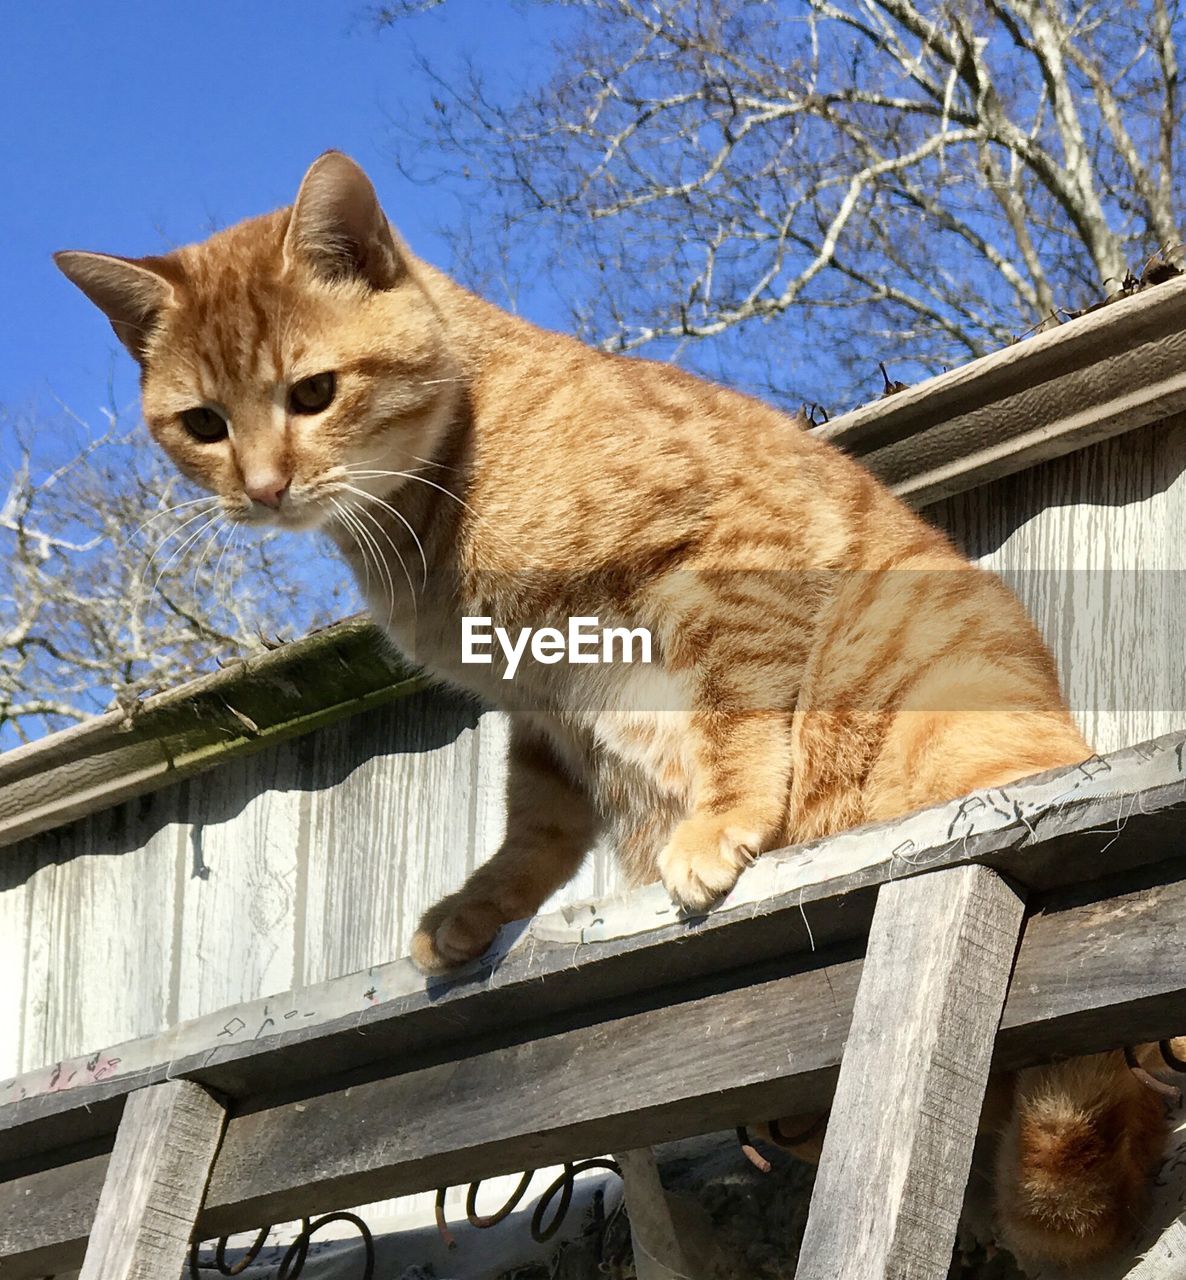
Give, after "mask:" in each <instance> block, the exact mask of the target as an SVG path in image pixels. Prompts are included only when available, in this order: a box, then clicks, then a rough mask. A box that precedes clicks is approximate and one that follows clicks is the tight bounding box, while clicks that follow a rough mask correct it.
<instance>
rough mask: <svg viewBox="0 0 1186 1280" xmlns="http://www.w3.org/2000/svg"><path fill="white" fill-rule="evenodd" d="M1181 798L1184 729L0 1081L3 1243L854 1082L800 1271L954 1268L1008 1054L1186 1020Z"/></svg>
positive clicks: (401, 1185) (106, 1257) (104, 1271)
mask: <svg viewBox="0 0 1186 1280" xmlns="http://www.w3.org/2000/svg"><path fill="white" fill-rule="evenodd" d="M1184 806H1186V733H1183V734H1177V735H1173V736H1171V737H1167V738H1162V739H1158V740H1157V741H1155V742H1151V743H1147V744H1144V745H1142V746H1139V747H1135V748H1130V749H1128V750H1125V751H1121V752H1117V753H1115V754H1113V755H1111V756H1108V757H1104V758H1100V759H1095V760H1092V761H1089V762H1087V763H1086V764H1085V765H1083V766H1078V767H1075V768H1071V769H1065V770H1059V771H1056V772H1054V773H1050V774H1045V775H1042V776H1041V777H1039V778H1035V779H1027V780H1025V781H1023V782H1020V783H1017V784H1014V785H1010V786H1008V787H1004V788H1000V789H997V790H994V791H990V792H985V793H980V794H977V795H975V796H972V797H968V798H966V799H964V800H961V801H956V802H953V803H951V804H949V805H945V806H942V807H939V808H936V809H932V810H927V811H925V812H923V813H919V814H915V815H912V816H910V817H907V818H904V819H902V820H900V821H898V822H894V823H889V824H885V825H881V826H875V827H866V828H862V829H860V830H857V831H853V832H847V833H844V834H842V835H839V836H836V837H833V838H831V839H828V840H824V841H820V842H817V843H815V844H812V845H807V846H801V847H797V848H794V849H790V850H786V851H782V852H779V853H775V854H770V855H767V856H766V857H764V858H762V859H760V860H759V861H758V862H757V863H756V864H755V865H754V866H753V867H751V868H750V869H749V870H748V871H747V872H746V873H745V875H744V876H743V877H742V879H741V881H740V882H739V883H738V885H737V887H736V888H735V890H734V891H733V892H732V893H731V894H730V895H729V897H728V898H727V899H726V900H725V901H724V903H722V904H721V906H720V907H719V908H717V909H716V910H715V911H713V912H711V913H710V914H709V915H708V916H706V917H703V918H700V919H695V920H684V919H681V918H679V916H678V915H677V914H676V913H675V911H674V910H673V908H672V907H671V904H670V903H669V901H668V900H667V898H666V896H665V894H664V893H663V892H662V890H661V889H660V888H659V887H657V886H655V887H651V888H647V889H643V890H640V891H638V892H636V893H634V894H631V895H629V896H628V897H625V898H621V899H617V900H613V901H608V902H603V903H590V904H587V905H585V906H581V907H570V908H566V909H565V910H563V911H562V912H559V913H556V914H553V915H545V916H540V917H537V918H536V919H535V920H533V921H530V922H522V923H520V924H518V925H515V926H510V927H508V928H507V929H505V930H504V931H503V932H502V934H500V936H499V939H498V940H497V942H496V944H495V946H494V947H493V948H492V950H491V952H490V953H489V954H488V955H487V956H486V957H484V958H483V960H482V961H480V962H478V963H476V964H475V965H473V966H471V967H470V968H469V969H468V970H467V971H465V972H463V973H462V974H459V975H458V976H456V977H455V978H453V979H451V980H449V981H433V982H428V983H425V981H424V979H422V978H421V977H420V976H419V975H418V974H417V973H416V971H415V970H414V969H413V968H412V966H411V965H410V963H409V962H407V961H397V962H395V963H392V964H387V965H383V966H380V967H377V968H375V969H372V970H370V971H369V972H366V973H360V974H354V975H351V976H348V977H344V978H338V979H334V980H332V981H329V982H326V983H323V984H321V985H320V986H316V987H311V988H306V989H304V990H301V991H295V992H291V993H286V994H283V995H278V996H275V997H271V998H267V999H263V1000H257V1001H254V1002H252V1003H250V1004H246V1005H241V1006H236V1007H234V1008H231V1009H226V1010H223V1011H221V1012H220V1013H218V1014H217V1015H211V1016H208V1017H205V1018H202V1019H199V1020H197V1021H195V1022H192V1023H188V1024H183V1025H181V1026H178V1027H174V1028H172V1029H171V1030H169V1031H168V1032H166V1033H164V1034H163V1035H160V1036H155V1037H151V1038H148V1039H145V1040H139V1041H133V1042H130V1043H127V1044H124V1045H119V1046H114V1047H108V1048H105V1049H102V1050H99V1051H98V1052H96V1053H93V1054H91V1055H88V1056H86V1057H80V1058H77V1059H72V1060H70V1061H64V1062H60V1063H54V1064H51V1065H50V1066H48V1067H46V1068H44V1069H42V1070H39V1071H35V1072H31V1073H28V1074H26V1075H23V1076H19V1077H16V1078H15V1079H13V1080H9V1081H0V1276H3V1277H5V1280H7V1278H8V1277H12V1280H22V1278H23V1277H39V1276H44V1275H46V1274H48V1273H51V1272H54V1271H58V1270H63V1269H69V1268H73V1267H77V1266H78V1265H80V1263H82V1265H83V1272H82V1276H83V1280H98V1278H99V1277H102V1280H120V1278H121V1277H124V1276H127V1277H132V1276H142V1275H152V1276H154V1277H155V1276H173V1275H180V1273H181V1267H182V1262H183V1257H184V1253H185V1250H186V1248H187V1246H188V1241H189V1239H190V1236H191V1235H192V1234H193V1233H194V1232H195V1231H197V1232H199V1233H200V1234H201V1235H202V1236H203V1237H209V1236H213V1235H219V1234H222V1233H226V1232H231V1231H238V1230H243V1229H246V1228H250V1227H255V1226H257V1225H259V1224H261V1223H264V1222H278V1221H284V1220H288V1219H292V1218H295V1217H300V1216H302V1215H304V1214H308V1213H314V1212H321V1211H323V1210H332V1209H338V1208H344V1207H347V1206H350V1205H356V1204H360V1203H363V1202H366V1201H371V1200H376V1199H379V1198H382V1197H389V1196H394V1195H400V1194H404V1193H407V1192H413V1191H423V1190H430V1189H434V1188H436V1187H439V1186H443V1185H446V1184H451V1183H455V1182H461V1181H469V1180H471V1179H474V1178H479V1177H485V1176H489V1175H493V1174H497V1173H506V1172H510V1171H514V1170H518V1169H522V1168H526V1167H534V1166H538V1165H541V1164H546V1163H550V1162H554V1161H558V1160H567V1159H573V1158H579V1157H582V1156H588V1155H594V1154H598V1153H601V1152H604V1151H613V1150H622V1149H630V1148H638V1147H641V1146H645V1145H648V1144H651V1143H655V1142H658V1141H662V1140H666V1139H670V1138H675V1137H681V1136H686V1135H691V1134H694V1133H701V1132H706V1131H708V1130H712V1129H717V1128H721V1127H725V1126H732V1125H736V1124H746V1123H753V1122H756V1121H760V1120H763V1119H766V1118H769V1117H772V1116H779V1115H787V1114H800V1113H804V1112H812V1111H817V1110H824V1109H827V1108H829V1107H830V1108H831V1113H832V1115H831V1121H830V1123H829V1126H828V1131H827V1138H826V1141H825V1144H824V1150H823V1156H822V1159H821V1165H820V1169H819V1175H818V1178H817V1183H816V1193H815V1198H814V1200H813V1204H812V1210H811V1214H810V1217H809V1222H808V1228H807V1234H806V1237H805V1240H804V1242H803V1247H802V1252H801V1255H800V1263H799V1271H798V1277H799V1280H823V1278H824V1277H827V1280H836V1278H837V1277H840V1278H844V1280H876V1278H877V1277H880V1276H898V1275H906V1274H909V1275H910V1276H911V1277H923V1276H930V1275H933V1276H935V1277H936V1280H941V1278H942V1277H944V1276H946V1274H947V1268H948V1265H949V1262H950V1257H951V1247H952V1240H953V1237H954V1232H955V1226H956V1221H957V1219H958V1216H959V1211H960V1204H961V1201H962V1198H963V1189H964V1185H965V1183H966V1180H967V1170H968V1165H969V1161H970V1159H971V1151H972V1145H973V1141H974V1137H975V1130H976V1124H977V1118H978V1115H979V1111H980V1104H981V1101H982V1097H983V1092H984V1088H985V1086H986V1083H987V1080H988V1076H989V1073H990V1071H996V1070H1007V1069H1012V1068H1016V1067H1020V1066H1024V1065H1027V1064H1031V1063H1035V1062H1040V1061H1043V1060H1048V1059H1050V1058H1052V1057H1063V1056H1066V1055H1068V1054H1077V1053H1087V1052H1094V1051H1098V1050H1102V1049H1107V1048H1113V1047H1117V1046H1120V1045H1123V1044H1129V1043H1132V1042H1135V1041H1141V1040H1153V1039H1161V1038H1163V1037H1167V1036H1171V1035H1175V1034H1181V1033H1182V1032H1183V1031H1184V1030H1186V927H1184V926H1183V923H1182V922H1183V921H1184V920H1186V858H1184V857H1183V836H1184V835H1186V807H1184ZM1104 901H1106V903H1107V909H1106V910H1101V907H1100V903H1101V902H1104ZM128 927H129V928H134V927H135V923H134V921H131V920H129V921H128ZM953 1064H957V1067H956V1068H953ZM88 1238H89V1241H90V1243H89V1246H88ZM907 1258H908V1259H909V1267H908V1268H907V1266H906V1263H905V1261H904V1260H905V1259H907ZM84 1259H85V1261H84ZM920 1260H921V1261H920Z"/></svg>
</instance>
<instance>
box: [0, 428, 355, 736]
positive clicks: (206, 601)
mask: <svg viewBox="0 0 1186 1280" xmlns="http://www.w3.org/2000/svg"><path fill="white" fill-rule="evenodd" d="M41 425H42V427H43V428H44V424H41ZM3 430H4V434H5V435H6V437H7V438H8V440H7V443H8V445H9V448H10V449H11V450H12V452H13V453H15V456H16V458H17V463H16V465H15V466H14V468H13V470H12V473H11V475H10V477H9V479H8V484H7V492H5V491H4V490H0V746H3V745H11V744H12V743H13V742H16V741H28V740H29V739H31V738H33V737H36V736H38V735H39V734H41V733H43V732H45V731H47V730H52V729H58V728H63V727H65V726H66V725H68V724H71V723H76V722H79V721H82V720H85V719H87V718H88V717H89V716H91V715H94V714H96V713H98V712H101V711H103V710H104V709H105V708H107V707H109V706H122V707H123V708H125V710H127V711H129V712H131V711H132V710H133V709H134V706H135V703H136V700H137V699H138V698H140V697H141V696H143V695H144V694H146V693H149V692H152V691H155V690H157V689H161V688H165V687H168V686H171V685H175V684H178V683H180V682H182V681H184V680H187V679H189V678H191V677H192V676H194V675H196V674H197V673H199V672H200V671H203V670H209V669H210V668H211V667H213V666H214V665H215V664H217V663H218V662H220V661H226V660H227V659H229V658H232V657H235V656H241V655H242V654H244V653H250V652H252V651H258V650H259V649H261V648H263V647H265V646H266V645H268V644H269V643H271V637H273V636H275V635H276V634H277V633H278V632H283V633H287V634H288V635H293V634H297V635H299V634H301V633H302V632H303V631H304V630H306V629H308V627H310V626H312V625H316V624H317V623H319V622H323V621H328V620H329V619H331V618H332V617H334V616H340V611H341V610H343V608H344V607H345V606H344V599H343V593H344V586H343V584H344V577H345V575H343V574H337V575H335V574H333V573H331V572H324V571H322V572H321V573H320V574H319V573H318V572H317V569H316V567H315V566H314V567H312V568H310V567H308V566H309V564H310V562H309V558H308V554H307V551H306V552H305V553H304V554H303V555H301V556H293V555H287V556H286V555H284V553H283V550H282V549H281V548H280V547H279V546H278V541H279V540H278V538H277V537H276V535H272V536H270V537H269V536H265V537H263V538H259V537H256V536H254V535H253V534H250V533H248V532H247V531H245V530H243V529H242V527H241V526H232V525H230V524H228V523H227V522H226V521H225V520H224V519H223V518H222V517H221V516H220V515H219V514H218V508H217V504H216V502H215V500H214V499H213V498H211V497H210V496H209V495H204V494H200V493H199V492H198V491H197V490H196V489H193V488H192V487H191V486H189V485H188V484H187V483H186V482H185V481H184V480H183V479H182V478H181V477H180V476H179V475H178V474H177V473H176V472H175V471H174V470H173V468H172V467H171V466H170V465H169V463H168V462H167V461H166V460H165V459H164V458H163V457H161V455H160V454H159V453H158V452H157V450H156V449H155V448H154V447H153V446H152V445H151V444H150V442H149V441H148V440H147V438H146V436H145V435H144V433H143V429H142V428H140V429H137V430H134V431H127V430H124V429H121V428H120V426H119V425H118V423H116V422H115V421H114V420H112V421H110V422H109V423H108V426H107V429H106V430H104V431H103V432H102V433H100V434H98V435H97V436H95V437H93V438H90V439H86V438H85V436H84V438H81V439H79V440H78V441H77V443H76V444H75V445H73V446H71V447H70V448H68V449H66V450H65V451H64V452H65V455H66V457H65V460H64V461H61V462H58V463H57V464H56V465H47V464H46V463H45V461H44V453H45V447H44V446H40V447H34V445H35V443H36V441H37V439H38V437H39V435H46V434H51V433H47V432H45V431H44V430H42V431H41V432H37V431H33V430H31V429H21V427H20V426H19V425H18V424H17V423H14V422H12V421H9V422H8V423H6V424H5V425H4V427H3ZM52 435H53V436H54V438H55V439H57V438H60V435H61V433H60V432H53V433H52ZM31 442H33V443H31ZM9 456H12V455H11V454H10V455H9ZM300 565H304V566H306V572H305V573H304V574H301V573H299V572H294V570H295V569H296V567H297V566H300Z"/></svg>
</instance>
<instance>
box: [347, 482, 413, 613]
mask: <svg viewBox="0 0 1186 1280" xmlns="http://www.w3.org/2000/svg"><path fill="white" fill-rule="evenodd" d="M346 488H347V489H349V491H350V492H351V493H355V494H357V495H358V496H359V497H360V498H366V499H368V500H369V501H371V502H373V503H375V504H376V505H377V506H380V507H382V508H383V509H384V510H385V511H390V512H391V514H392V515H393V516H395V518H396V519H397V520H398V521H399V522H400V524H402V525H403V527H404V528H405V529H407V531H408V532H409V533H410V534H411V535H412V541H413V542H414V543H415V544H416V550H417V551H419V552H420V563H421V565H422V566H423V568H424V582H423V584H422V585H421V588H420V589H421V590H422V591H424V590H427V589H428V557H427V556H426V555H425V554H424V544H423V543H422V542H421V541H420V538H419V535H418V534H417V533H416V530H415V529H413V528H412V526H411V524H410V523H409V521H408V520H407V519H406V518H405V517H404V515H403V513H402V512H400V511H397V510H396V509H395V508H394V507H393V506H392V505H391V503H390V502H385V501H384V500H383V499H382V498H379V497H376V496H375V495H374V494H373V493H367V491H366V490H365V489H358V488H355V486H354V485H352V484H348V485H346ZM388 541H389V542H390V541H391V539H390V538H389V539H388ZM394 549H395V544H394V543H392V550H394ZM396 554H397V555H398V554H399V553H398V552H397V553H396Z"/></svg>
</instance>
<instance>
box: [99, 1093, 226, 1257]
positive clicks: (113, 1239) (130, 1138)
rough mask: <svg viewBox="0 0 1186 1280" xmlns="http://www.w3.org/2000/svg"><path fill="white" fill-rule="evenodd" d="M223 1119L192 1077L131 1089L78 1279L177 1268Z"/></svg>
mask: <svg viewBox="0 0 1186 1280" xmlns="http://www.w3.org/2000/svg"><path fill="white" fill-rule="evenodd" d="M225 1122H226V1112H225V1110H224V1108H223V1106H222V1104H221V1103H220V1102H219V1101H217V1100H216V1099H215V1098H213V1097H212V1096H211V1095H210V1094H209V1093H207V1092H206V1090H205V1089H203V1088H202V1087H201V1086H200V1085H196V1084H193V1083H192V1082H191V1081H189V1080H170V1081H169V1082H168V1083H166V1084H157V1085H153V1086H152V1088H151V1089H143V1090H140V1091H139V1092H137V1093H134V1094H132V1096H131V1097H130V1098H129V1099H128V1104H127V1106H126V1107H125V1108H124V1116H123V1119H122V1120H121V1121H120V1126H119V1133H118V1134H117V1135H116V1139H115V1149H114V1150H113V1151H112V1153H111V1161H110V1163H109V1164H108V1166H107V1176H106V1178H105V1180H104V1182H103V1190H102V1193H101V1194H100V1196H99V1204H98V1208H97V1209H96V1211H95V1220H94V1225H93V1226H92V1228H91V1233H90V1240H89V1242H88V1243H87V1248H86V1255H85V1257H84V1259H83V1264H82V1271H81V1274H80V1276H79V1280H162V1278H163V1277H166V1276H167V1277H173V1276H179V1275H180V1274H181V1268H182V1265H183V1264H184V1262H185V1256H186V1251H187V1249H188V1248H189V1244H190V1240H191V1238H192V1236H193V1233H194V1227H195V1224H196V1222H197V1218H198V1212H199V1210H200V1209H201V1207H202V1198H203V1196H204V1195H205V1193H206V1184H207V1183H208V1182H209V1180H210V1170H211V1169H212V1168H213V1166H214V1157H215V1155H216V1154H217V1152H218V1144H219V1142H220V1141H221V1138H222V1131H223V1126H224V1124H225Z"/></svg>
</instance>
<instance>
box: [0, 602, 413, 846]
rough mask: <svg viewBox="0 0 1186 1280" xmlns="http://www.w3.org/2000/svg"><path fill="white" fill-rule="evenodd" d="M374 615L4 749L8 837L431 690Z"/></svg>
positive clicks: (4, 834) (0, 766)
mask: <svg viewBox="0 0 1186 1280" xmlns="http://www.w3.org/2000/svg"><path fill="white" fill-rule="evenodd" d="M424 684H425V681H424V680H423V678H422V677H420V676H419V675H418V674H417V673H416V672H415V671H414V670H412V669H411V668H409V667H408V665H407V664H406V663H405V662H404V661H403V659H401V658H399V657H398V656H397V655H396V653H395V650H394V649H392V647H391V646H390V645H389V644H387V643H386V642H385V641H384V640H383V639H382V637H381V636H380V634H379V632H378V630H377V628H375V626H374V625H373V624H372V623H370V622H369V621H368V620H367V619H366V618H362V617H356V618H349V619H347V620H346V621H344V622H340V623H337V624H336V625H334V626H332V627H326V628H325V629H324V630H323V631H317V632H314V633H313V634H312V635H309V636H306V637H305V638H304V639H302V640H298V641H296V642H295V643H294V644H291V645H285V646H283V647H282V648H280V649H277V650H275V651H273V652H268V653H263V654H260V655H257V656H255V657H251V658H247V659H245V660H244V661H243V662H241V663H236V664H235V665H234V666H233V667H229V668H227V669H226V670H223V671H218V672H215V673H214V674H213V675H208V676H202V677H200V678H199V679H197V680H194V681H191V682H190V683H189V684H185V685H182V686H181V687H180V688H178V689H170V690H168V691H166V692H165V693H161V694H157V695H156V696H155V697H152V698H148V699H146V700H145V701H144V703H142V704H141V706H140V707H139V708H138V709H137V714H136V715H135V716H134V717H132V719H131V720H129V719H128V718H127V717H126V716H125V715H124V714H123V713H122V712H118V711H113V712H110V713H109V714H107V715H104V716H98V717H96V718H95V719H94V720H88V721H86V722H85V723H83V724H80V725H77V726H75V727H74V728H71V729H65V730H63V731H62V732H61V733H55V734H52V735H51V736H50V737H48V738H45V739H43V740H41V741H40V742H34V743H30V744H29V745H28V746H24V747H17V748H16V749H15V750H13V751H6V752H4V753H3V755H0V846H2V845H6V844H12V843H13V842H14V841H17V840H22V839H25V838H27V837H28V836H32V835H36V834H38V833H39V832H41V831H46V830H49V829H50V828H51V827H57V826H61V825H62V824H63V823H65V822H70V821H73V820H74V819H76V818H80V817H84V816H85V815H87V814H89V813H95V812H96V811H98V810H101V809H107V808H110V807H111V806H112V805H115V804H118V803H120V802H121V801H124V800H127V799H129V798H130V797H133V796H138V795H143V794H145V793H146V792H149V791H156V790H158V789H159V788H161V787H165V786H168V785H169V784H170V783H174V782H179V781H181V780H182V779H183V778H188V777H192V776H193V775H194V774H198V773H202V772H204V771H205V770H207V769H210V768H213V767H214V766H215V765H220V764H224V763H225V762H226V761H227V760H230V759H233V758H235V757H237V756H242V755H251V754H253V753H255V752H257V751H262V750H264V749H265V748H267V747H269V746H271V745H272V744H273V743H275V742H279V741H282V740H283V739H285V738H290V737H293V736H295V735H298V734H303V733H308V732H310V731H311V730H313V729H316V728H318V727H319V726H320V725H324V724H330V723H332V722H333V721H335V720H338V719H341V718H342V717H343V716H350V715H355V714H357V713H358V712H360V711H365V710H367V709H368V708H369V707H373V706H381V705H382V704H383V703H386V702H390V701H391V700H393V699H395V698H400V697H403V696H404V695H405V694H408V693H412V692H415V691H416V690H417V689H421V688H423V687H424Z"/></svg>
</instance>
